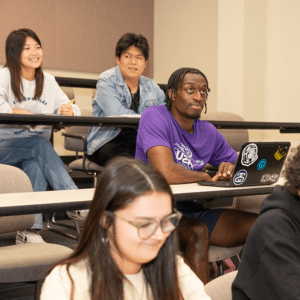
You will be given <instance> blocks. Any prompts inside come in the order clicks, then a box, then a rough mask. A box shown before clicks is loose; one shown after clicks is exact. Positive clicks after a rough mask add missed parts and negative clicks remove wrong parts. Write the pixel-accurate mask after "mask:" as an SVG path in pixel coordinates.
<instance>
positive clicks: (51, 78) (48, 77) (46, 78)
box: [43, 72, 56, 83]
mask: <svg viewBox="0 0 300 300" xmlns="http://www.w3.org/2000/svg"><path fill="white" fill-rule="evenodd" d="M43 74H44V81H46V82H51V83H54V82H56V79H55V77H54V76H53V75H51V74H49V73H45V72H43Z"/></svg>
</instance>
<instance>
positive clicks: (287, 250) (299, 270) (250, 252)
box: [232, 146, 300, 300]
mask: <svg viewBox="0 0 300 300" xmlns="http://www.w3.org/2000/svg"><path fill="white" fill-rule="evenodd" d="M284 175H285V177H286V182H285V184H284V185H283V186H280V185H277V186H276V187H275V189H274V191H273V193H272V194H270V195H269V196H268V197H267V198H266V199H265V200H264V201H263V203H262V205H261V207H260V213H259V217H258V219H257V221H256V222H255V224H254V225H253V227H252V229H251V231H250V233H249V236H248V238H247V241H246V246H245V249H244V252H243V258H242V263H241V265H240V267H239V271H238V274H237V277H236V279H235V280H234V282H233V285H232V296H233V298H232V299H234V300H240V299H243V300H244V299H255V300H260V299H263V300H265V299H272V300H273V299H274V300H275V299H278V300H281V299H285V300H289V299H291V300H292V299H300V285H299V278H300V146H298V148H297V152H296V153H295V155H294V156H293V157H290V158H288V163H287V165H286V169H285V174H284Z"/></svg>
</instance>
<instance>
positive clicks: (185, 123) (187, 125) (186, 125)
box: [170, 109, 195, 134]
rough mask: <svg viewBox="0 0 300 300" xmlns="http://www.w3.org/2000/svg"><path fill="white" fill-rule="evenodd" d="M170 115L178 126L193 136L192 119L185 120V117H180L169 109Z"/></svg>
mask: <svg viewBox="0 0 300 300" xmlns="http://www.w3.org/2000/svg"><path fill="white" fill-rule="evenodd" d="M170 112H171V114H172V116H173V117H174V119H175V120H176V121H177V122H178V124H179V125H180V126H181V127H182V128H183V129H184V130H185V131H187V132H188V133H191V134H193V133H194V128H193V124H194V122H195V120H194V119H190V118H187V117H186V116H183V115H180V114H178V113H176V112H174V111H172V109H171V111H170Z"/></svg>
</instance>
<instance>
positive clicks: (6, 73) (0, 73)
mask: <svg viewBox="0 0 300 300" xmlns="http://www.w3.org/2000/svg"><path fill="white" fill-rule="evenodd" d="M0 76H1V77H10V71H9V69H8V68H6V67H5V68H3V69H1V70H0Z"/></svg>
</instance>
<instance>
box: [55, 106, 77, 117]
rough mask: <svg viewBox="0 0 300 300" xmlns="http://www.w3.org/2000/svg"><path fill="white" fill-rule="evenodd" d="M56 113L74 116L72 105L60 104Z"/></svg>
mask: <svg viewBox="0 0 300 300" xmlns="http://www.w3.org/2000/svg"><path fill="white" fill-rule="evenodd" d="M58 112H59V113H60V114H62V115H64V116H74V113H73V107H72V105H67V104H62V105H61V106H60V110H59V111H58Z"/></svg>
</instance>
